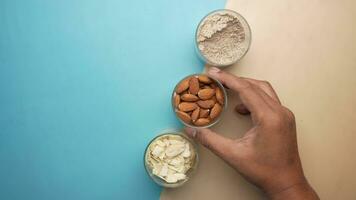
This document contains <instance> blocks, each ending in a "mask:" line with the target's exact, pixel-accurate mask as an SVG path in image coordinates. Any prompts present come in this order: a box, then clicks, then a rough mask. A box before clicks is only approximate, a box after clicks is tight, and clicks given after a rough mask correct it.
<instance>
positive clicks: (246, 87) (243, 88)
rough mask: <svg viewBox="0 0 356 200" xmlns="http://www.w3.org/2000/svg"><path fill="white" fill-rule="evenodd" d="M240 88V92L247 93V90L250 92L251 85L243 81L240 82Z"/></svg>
mask: <svg viewBox="0 0 356 200" xmlns="http://www.w3.org/2000/svg"><path fill="white" fill-rule="evenodd" d="M240 87H241V91H247V90H251V89H252V87H253V85H252V84H251V83H250V82H248V81H245V80H243V81H241V85H240Z"/></svg>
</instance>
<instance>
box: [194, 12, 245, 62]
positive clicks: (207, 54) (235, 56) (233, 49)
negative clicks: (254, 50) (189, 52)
mask: <svg viewBox="0 0 356 200" xmlns="http://www.w3.org/2000/svg"><path fill="white" fill-rule="evenodd" d="M195 42H196V49H197V52H198V55H199V57H200V58H201V59H202V60H203V61H205V62H206V63H208V64H210V65H212V66H216V67H225V66H229V65H232V64H234V63H236V62H237V61H239V60H240V59H241V58H242V57H243V56H244V55H245V54H246V53H247V51H248V50H249V48H250V44H251V29H250V26H249V25H248V23H247V21H246V20H245V18H244V17H242V16H241V15H240V14H239V13H237V12H235V11H233V10H227V9H220V10H215V11H213V12H210V13H209V14H207V15H206V16H205V17H204V18H203V19H202V20H201V21H200V23H199V25H198V27H197V30H196V33H195Z"/></svg>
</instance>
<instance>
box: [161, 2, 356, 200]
mask: <svg viewBox="0 0 356 200" xmlns="http://www.w3.org/2000/svg"><path fill="white" fill-rule="evenodd" d="M226 8H229V9H233V10H236V11H238V12H239V13H241V14H242V15H243V16H244V17H245V18H246V19H247V21H248V22H249V23H250V26H251V29H252V46H251V49H250V51H249V52H248V54H247V55H246V57H245V58H243V60H241V61H240V62H239V63H238V64H236V65H234V66H232V67H229V68H227V69H226V70H227V71H229V72H232V73H234V74H236V75H241V76H247V77H252V78H256V79H262V80H268V81H269V82H270V83H272V85H273V86H274V88H275V89H276V91H277V93H278V94H279V96H280V99H281V100H282V103H283V104H284V105H285V106H287V107H289V108H290V109H291V110H293V111H294V113H295V115H296V118H297V130H298V146H299V150H300V154H301V159H302V163H303V167H304V170H305V174H306V176H307V178H308V180H309V182H310V183H311V185H312V186H313V187H314V188H315V190H316V191H317V192H318V194H319V195H320V197H321V199H345V200H349V199H350V200H351V199H356V190H355V186H356V173H355V169H356V157H355V154H356V145H354V142H355V141H356V126H355V124H354V123H355V122H356V113H355V112H356V78H355V77H354V76H355V74H356V28H355V19H356V1H352V0H340V1H333V0H324V1H318V0H299V1H291V0H288V1H286V0H274V1H256V0H229V1H228V2H227V4H226ZM236 101H237V96H236V94H229V102H230V105H229V107H230V108H231V109H229V111H228V112H226V113H225V115H224V117H223V120H222V121H221V122H220V123H219V124H218V125H217V126H216V127H214V130H216V131H217V132H219V133H221V134H223V135H225V136H227V137H234V138H236V137H239V136H241V135H242V134H243V133H244V131H246V130H247V129H248V128H249V127H251V122H250V120H249V119H248V118H246V117H243V116H239V115H237V114H236V113H234V112H233V111H232V107H233V106H234V105H235V104H236ZM200 151H201V154H200V155H201V162H200V166H199V169H198V172H197V174H196V175H195V177H194V178H193V179H192V180H191V181H190V182H189V183H188V184H187V185H185V186H184V187H182V188H179V189H175V190H171V189H166V190H164V191H163V193H162V194H161V199H162V200H175V199H177V200H178V199H186V200H189V199H195V200H196V199H226V200H228V199H231V200H232V199H234V200H235V199H244V200H247V199H265V197H264V195H263V194H262V193H261V192H260V191H259V190H258V189H256V188H255V187H254V186H252V185H250V184H249V183H247V182H246V181H245V180H244V179H243V178H242V177H240V176H239V175H238V173H236V172H235V171H234V170H233V169H231V168H230V167H229V166H227V165H226V164H225V163H223V162H222V161H221V160H220V159H219V158H217V157H216V156H215V155H213V154H212V153H210V152H208V151H207V150H205V149H204V148H201V149H200Z"/></svg>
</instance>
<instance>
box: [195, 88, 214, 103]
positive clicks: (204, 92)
mask: <svg viewBox="0 0 356 200" xmlns="http://www.w3.org/2000/svg"><path fill="white" fill-rule="evenodd" d="M214 95H215V90H214V89H201V90H199V92H198V96H199V98H200V99H201V100H207V99H210V98H211V97H212V96H214Z"/></svg>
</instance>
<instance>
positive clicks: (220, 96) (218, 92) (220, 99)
mask: <svg viewBox="0 0 356 200" xmlns="http://www.w3.org/2000/svg"><path fill="white" fill-rule="evenodd" d="M215 94H216V95H215V96H216V100H217V101H218V102H219V103H220V104H221V105H223V104H224V95H223V92H222V91H221V89H220V88H218V87H217V88H216V92H215Z"/></svg>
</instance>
